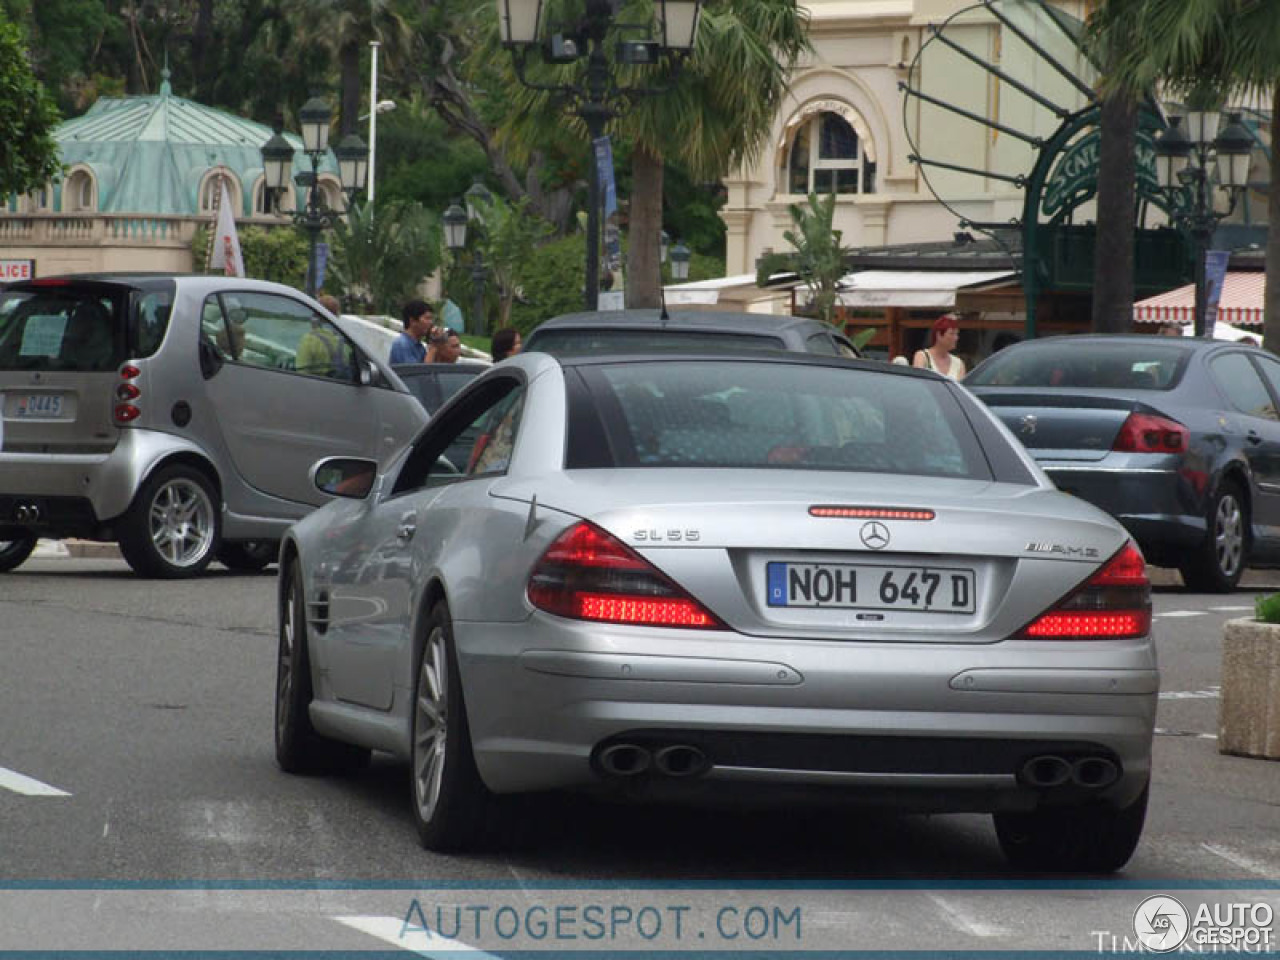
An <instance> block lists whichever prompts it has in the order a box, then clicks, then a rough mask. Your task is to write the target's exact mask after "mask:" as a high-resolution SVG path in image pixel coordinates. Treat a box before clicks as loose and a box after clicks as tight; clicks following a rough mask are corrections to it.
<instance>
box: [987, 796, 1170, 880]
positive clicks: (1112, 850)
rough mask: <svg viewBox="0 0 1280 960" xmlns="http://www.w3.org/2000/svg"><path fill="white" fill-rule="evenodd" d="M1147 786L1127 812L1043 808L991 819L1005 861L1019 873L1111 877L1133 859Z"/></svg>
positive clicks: (1100, 808) (1144, 814) (1101, 808)
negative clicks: (1020, 871)
mask: <svg viewBox="0 0 1280 960" xmlns="http://www.w3.org/2000/svg"><path fill="white" fill-rule="evenodd" d="M1150 789H1151V788H1150V784H1148V785H1147V786H1146V787H1144V788H1143V790H1142V793H1141V795H1139V797H1138V799H1136V800H1134V801H1133V803H1131V804H1129V805H1128V806H1127V807H1120V808H1118V809H1117V808H1115V807H1108V806H1102V805H1098V806H1090V807H1065V808H1053V807H1049V808H1046V809H1041V810H1034V811H1032V812H1030V813H997V814H995V815H994V819H995V824H996V837H997V838H998V839H999V841H1000V849H1001V850H1002V851H1003V852H1004V855H1005V858H1006V859H1007V860H1008V861H1009V862H1010V863H1011V864H1013V865H1014V866H1015V867H1018V868H1019V869H1022V870H1035V871H1048V872H1056V873H1114V872H1115V871H1116V870H1119V869H1120V868H1121V867H1123V866H1124V865H1125V864H1126V863H1128V862H1129V858H1130V857H1132V856H1133V851H1134V850H1135V849H1136V848H1137V846H1138V840H1139V838H1140V837H1141V836H1142V826H1143V824H1144V823H1145V822H1146V819H1147V795H1148V793H1149V792H1150Z"/></svg>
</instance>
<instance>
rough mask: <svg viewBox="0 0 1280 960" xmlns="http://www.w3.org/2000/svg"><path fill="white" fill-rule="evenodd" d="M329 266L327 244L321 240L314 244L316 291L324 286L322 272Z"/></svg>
mask: <svg viewBox="0 0 1280 960" xmlns="http://www.w3.org/2000/svg"><path fill="white" fill-rule="evenodd" d="M328 266H329V245H328V244H327V243H325V242H324V241H323V240H321V241H320V242H319V243H317V244H316V292H317V293H319V292H320V290H321V289H322V288H323V287H324V272H325V270H326V269H327V268H328Z"/></svg>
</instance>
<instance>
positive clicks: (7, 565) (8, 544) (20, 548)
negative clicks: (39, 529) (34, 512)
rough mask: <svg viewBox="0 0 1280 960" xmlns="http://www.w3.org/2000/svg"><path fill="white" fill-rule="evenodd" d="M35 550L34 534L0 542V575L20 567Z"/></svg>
mask: <svg viewBox="0 0 1280 960" xmlns="http://www.w3.org/2000/svg"><path fill="white" fill-rule="evenodd" d="M35 548H36V536H35V534H34V533H33V534H30V535H28V536H25V537H19V538H18V539H17V540H0V573H8V572H9V571H10V570H13V569H15V568H17V567H20V566H21V565H22V563H23V562H24V561H25V560H26V559H27V557H29V556H31V552H32V551H33V550H35Z"/></svg>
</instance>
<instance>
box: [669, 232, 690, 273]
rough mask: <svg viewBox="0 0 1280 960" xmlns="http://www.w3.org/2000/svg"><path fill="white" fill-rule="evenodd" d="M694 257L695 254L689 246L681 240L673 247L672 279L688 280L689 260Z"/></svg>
mask: <svg viewBox="0 0 1280 960" xmlns="http://www.w3.org/2000/svg"><path fill="white" fill-rule="evenodd" d="M692 259H693V254H692V253H691V252H690V251H689V248H688V247H686V246H685V245H684V242H683V241H681V242H680V243H677V244H676V245H675V246H674V247H672V248H671V279H672V280H688V279H689V261H690V260H692Z"/></svg>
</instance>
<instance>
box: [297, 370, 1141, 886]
mask: <svg viewBox="0 0 1280 960" xmlns="http://www.w3.org/2000/svg"><path fill="white" fill-rule="evenodd" d="M312 474H313V481H314V483H315V484H316V485H317V486H318V487H319V488H320V490H321V491H323V492H325V493H328V494H332V495H335V496H336V497H337V499H335V500H334V501H332V502H331V503H329V504H328V505H327V506H325V507H323V508H322V509H320V510H317V511H316V512H314V513H313V514H311V515H310V516H308V517H307V518H306V519H304V520H302V521H300V522H299V523H297V524H296V525H295V526H294V527H293V528H292V529H291V530H290V532H289V533H288V535H287V536H286V537H285V539H284V542H283V544H282V549H281V555H280V560H281V567H280V569H281V577H280V585H281V586H280V601H279V605H280V637H279V669H278V676H277V684H276V693H277V709H276V722H275V737H276V752H277V757H278V760H279V763H280V766H281V767H283V768H284V769H285V770H286V771H290V772H317V771H325V770H333V769H338V768H343V767H347V768H350V767H358V766H360V765H362V764H363V763H365V762H367V761H368V758H369V755H370V751H372V750H380V751H385V752H387V753H390V754H393V755H394V756H396V757H399V758H402V759H404V760H405V761H407V762H408V763H409V765H410V780H411V785H412V791H411V793H412V808H413V813H414V817H415V819H416V821H417V826H418V832H419V834H420V837H421V840H422V842H423V844H424V845H426V846H427V847H429V848H431V849H433V850H459V849H463V848H465V847H466V846H467V845H468V844H469V843H471V842H472V841H474V840H475V839H476V838H477V836H478V834H479V833H480V831H482V830H483V828H484V827H485V825H486V820H487V818H489V817H490V816H492V815H493V811H492V807H493V804H491V803H490V802H489V801H490V799H491V798H492V797H493V796H494V795H495V794H509V793H519V792H528V791H540V790H550V789H562V788H571V789H592V788H596V789H602V790H612V791H617V792H619V793H620V794H622V795H625V796H629V797H640V798H648V799H653V800H662V799H677V800H690V801H695V802H700V803H702V802H711V803H714V802H717V800H718V799H719V798H721V797H722V796H730V795H731V796H732V797H733V798H734V799H735V800H738V799H741V798H742V797H743V796H750V797H751V798H753V799H754V798H757V797H758V798H759V800H760V801H762V802H766V803H767V802H770V801H778V802H786V803H791V802H793V801H794V800H796V799H797V797H801V795H802V797H801V798H802V799H804V800H810V799H815V800H818V801H821V802H834V803H844V802H854V803H869V804H876V805H880V806H883V807H886V808H889V809H895V810H902V811H967V812H982V813H992V814H994V821H995V829H996V834H997V837H998V839H999V843H1000V845H1001V847H1002V849H1003V850H1004V852H1005V854H1006V856H1007V858H1008V859H1009V860H1010V861H1011V862H1012V863H1013V864H1014V865H1015V866H1017V867H1019V868H1023V869H1037V870H1040V869H1043V870H1065V871H1087V872H1100V871H1111V870H1116V869H1119V868H1120V867H1121V866H1123V865H1124V864H1125V863H1126V862H1127V861H1128V859H1129V857H1130V856H1131V854H1132V853H1133V850H1134V848H1135V846H1136V845H1137V842H1138V838H1139V836H1140V834H1141V832H1142V825H1143V820H1144V816H1145V812H1146V806H1147V794H1148V783H1149V779H1150V773H1151V743H1152V733H1153V723H1154V718H1155V710H1156V695H1157V690H1158V686H1159V674H1158V672H1157V669H1156V654H1155V648H1154V645H1153V642H1152V638H1151V601H1150V584H1149V581H1148V579H1147V575H1146V571H1145V565H1144V561H1143V558H1142V555H1141V553H1140V552H1139V551H1138V549H1137V548H1136V547H1135V546H1134V544H1133V542H1132V541H1131V540H1130V539H1129V537H1128V535H1127V534H1126V533H1125V531H1124V529H1123V528H1122V527H1121V526H1120V525H1119V524H1118V523H1116V522H1115V521H1114V520H1112V519H1111V518H1110V517H1108V516H1107V515H1106V514H1104V513H1103V512H1101V511H1100V510H1098V509H1096V508H1094V507H1092V506H1090V505H1089V504H1088V503H1085V502H1084V501H1082V500H1079V499H1076V498H1073V497H1071V496H1068V495H1066V494H1063V493H1060V492H1058V491H1057V490H1055V489H1054V487H1053V484H1052V483H1051V482H1050V481H1049V480H1048V479H1046V477H1045V475H1044V474H1043V473H1041V471H1040V470H1039V469H1038V468H1037V467H1036V465H1035V462H1034V461H1033V460H1031V458H1030V457H1028V456H1027V454H1026V453H1025V452H1024V451H1023V450H1022V448H1021V447H1020V446H1019V445H1018V444H1017V442H1016V441H1015V440H1013V439H1012V437H1011V436H1010V434H1009V433H1008V432H1007V431H1006V429H1005V428H1004V426H1003V425H1002V424H1001V423H1000V421H999V420H998V419H996V418H995V417H994V416H993V415H992V414H991V413H990V412H988V411H987V409H986V408H985V407H984V406H983V405H982V404H981V403H979V402H978V401H976V400H974V399H973V398H972V397H971V396H970V395H969V394H968V392H967V391H966V390H965V389H964V388H963V387H960V386H958V385H956V384H954V383H951V382H949V381H947V380H944V379H942V378H940V377H938V376H936V375H934V374H931V373H927V372H924V371H917V370H911V369H906V368H903V367H894V366H889V365H882V364H878V363H868V362H851V361H845V360H841V359H836V358H825V357H806V356H803V355H783V354H777V355H772V356H770V355H763V354H752V355H746V354H744V355H740V356H730V355H720V356H717V357H694V356H689V357H683V356H681V357H673V356H670V355H664V356H662V357H644V356H627V357H618V356H615V357H603V358H602V357H595V358H586V357H574V358H554V357H551V356H548V355H545V354H538V353H530V354H524V355H521V356H519V357H516V358H514V359H512V360H508V361H507V362H505V363H502V364H499V365H498V366H497V367H494V368H493V369H492V370H490V371H489V372H488V373H485V374H483V375H482V376H480V377H478V378H477V379H476V380H474V381H473V382H472V383H471V384H470V385H469V386H467V387H466V388H464V389H463V390H462V391H461V392H460V393H458V394H457V395H456V396H455V397H454V398H453V399H452V400H451V401H450V402H449V403H448V404H447V405H446V406H444V407H443V408H442V409H441V410H440V411H439V412H438V413H437V414H436V416H435V417H434V418H433V419H432V420H431V422H430V424H428V425H427V427H425V428H424V430H423V432H422V433H421V434H420V435H419V436H418V438H417V439H416V441H415V442H414V443H412V444H411V445H410V446H409V447H408V448H407V449H406V450H405V451H404V453H403V454H402V455H401V456H400V457H399V458H398V459H397V460H395V461H394V462H392V463H391V465H390V467H389V468H388V469H386V470H385V472H382V473H379V472H377V466H376V464H375V463H374V462H373V461H371V460H364V459H357V458H330V459H327V460H323V461H321V462H320V463H318V464H316V465H315V467H314V468H313V471H312Z"/></svg>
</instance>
